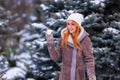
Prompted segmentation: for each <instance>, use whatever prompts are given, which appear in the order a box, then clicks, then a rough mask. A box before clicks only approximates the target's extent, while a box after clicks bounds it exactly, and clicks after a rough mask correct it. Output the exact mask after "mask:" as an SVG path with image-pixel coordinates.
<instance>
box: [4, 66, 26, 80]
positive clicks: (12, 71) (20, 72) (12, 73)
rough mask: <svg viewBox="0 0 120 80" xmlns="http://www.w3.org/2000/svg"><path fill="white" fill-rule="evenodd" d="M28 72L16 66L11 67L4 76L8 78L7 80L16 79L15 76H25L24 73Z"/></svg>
mask: <svg viewBox="0 0 120 80" xmlns="http://www.w3.org/2000/svg"><path fill="white" fill-rule="evenodd" d="M25 74H26V72H25V71H24V70H22V69H21V68H18V67H14V68H11V69H10V70H8V71H7V72H6V73H5V74H4V75H3V77H2V78H6V79H7V80H8V79H10V80H11V79H14V78H15V77H23V78H24V75H25Z"/></svg>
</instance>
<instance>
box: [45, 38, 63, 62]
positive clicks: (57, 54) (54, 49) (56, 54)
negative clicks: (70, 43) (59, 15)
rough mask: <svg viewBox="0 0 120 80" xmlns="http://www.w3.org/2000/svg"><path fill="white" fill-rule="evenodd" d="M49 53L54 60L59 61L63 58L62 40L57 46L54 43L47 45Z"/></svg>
mask: <svg viewBox="0 0 120 80" xmlns="http://www.w3.org/2000/svg"><path fill="white" fill-rule="evenodd" d="M47 47H48V52H49V55H50V57H51V59H52V60H54V61H57V60H58V59H59V58H61V56H62V51H61V39H60V40H59V41H58V43H57V45H56V46H55V45H54V43H47Z"/></svg>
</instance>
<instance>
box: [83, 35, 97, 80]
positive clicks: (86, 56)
mask: <svg viewBox="0 0 120 80" xmlns="http://www.w3.org/2000/svg"><path fill="white" fill-rule="evenodd" d="M82 46H83V60H84V62H85V65H86V68H87V75H88V78H89V80H91V78H94V77H95V66H94V56H93V51H92V42H91V40H90V38H89V37H88V36H87V37H85V38H84V40H83V44H82Z"/></svg>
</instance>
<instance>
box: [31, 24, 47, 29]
mask: <svg viewBox="0 0 120 80" xmlns="http://www.w3.org/2000/svg"><path fill="white" fill-rule="evenodd" d="M31 25H32V26H33V27H35V28H40V29H41V28H42V29H47V27H46V26H45V25H44V24H42V23H32V24H31Z"/></svg>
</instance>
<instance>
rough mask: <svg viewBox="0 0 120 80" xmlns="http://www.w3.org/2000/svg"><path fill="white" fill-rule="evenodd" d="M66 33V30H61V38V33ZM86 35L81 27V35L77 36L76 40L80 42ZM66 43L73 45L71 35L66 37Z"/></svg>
mask: <svg viewBox="0 0 120 80" xmlns="http://www.w3.org/2000/svg"><path fill="white" fill-rule="evenodd" d="M66 31H67V28H64V29H62V31H61V37H63V33H65V32H66ZM86 35H88V34H87V32H86V31H85V30H84V28H83V27H81V33H80V34H79V36H78V40H79V41H81V40H82V39H83V38H84V37H85V36H86ZM68 42H69V43H72V44H73V40H72V37H71V35H69V37H68Z"/></svg>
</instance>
